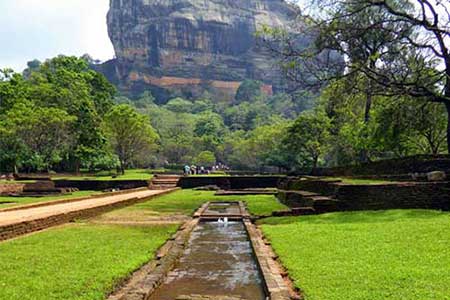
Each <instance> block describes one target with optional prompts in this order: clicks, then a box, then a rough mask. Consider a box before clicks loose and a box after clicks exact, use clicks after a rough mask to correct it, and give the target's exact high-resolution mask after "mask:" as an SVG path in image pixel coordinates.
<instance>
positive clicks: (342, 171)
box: [312, 155, 450, 178]
mask: <svg viewBox="0 0 450 300" xmlns="http://www.w3.org/2000/svg"><path fill="white" fill-rule="evenodd" d="M432 171H443V172H446V173H447V174H450V155H438V156H431V155H417V156H411V157H406V158H402V159H389V160H381V161H376V162H371V163H367V164H361V165H355V166H344V167H338V168H318V169H315V170H313V172H312V175H315V176H360V175H390V178H394V177H395V176H393V175H400V176H403V177H404V178H406V177H405V175H407V174H409V173H427V172H432ZM386 177H387V178H389V176H386Z"/></svg>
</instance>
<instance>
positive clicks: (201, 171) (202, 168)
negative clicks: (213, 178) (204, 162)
mask: <svg viewBox="0 0 450 300" xmlns="http://www.w3.org/2000/svg"><path fill="white" fill-rule="evenodd" d="M200 174H205V167H203V166H201V167H200Z"/></svg>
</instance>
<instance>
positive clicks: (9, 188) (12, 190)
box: [0, 183, 25, 195]
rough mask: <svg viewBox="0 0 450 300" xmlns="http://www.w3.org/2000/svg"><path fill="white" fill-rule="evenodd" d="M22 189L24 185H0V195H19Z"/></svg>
mask: <svg viewBox="0 0 450 300" xmlns="http://www.w3.org/2000/svg"><path fill="white" fill-rule="evenodd" d="M24 187H25V184H24V183H2V184H0V195H8V194H16V193H21V192H22V191H23V188H24Z"/></svg>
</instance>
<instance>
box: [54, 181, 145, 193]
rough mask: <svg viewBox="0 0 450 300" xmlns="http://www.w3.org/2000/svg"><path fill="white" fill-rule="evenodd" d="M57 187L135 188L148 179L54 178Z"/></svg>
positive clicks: (90, 189)
mask: <svg viewBox="0 0 450 300" xmlns="http://www.w3.org/2000/svg"><path fill="white" fill-rule="evenodd" d="M54 182H55V186H56V187H57V188H67V187H71V188H77V189H79V190H80V191H103V190H109V189H120V190H128V189H136V188H140V187H148V186H149V184H150V182H149V181H148V180H54Z"/></svg>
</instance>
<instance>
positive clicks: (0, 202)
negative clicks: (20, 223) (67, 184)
mask: <svg viewBox="0 0 450 300" xmlns="http://www.w3.org/2000/svg"><path fill="white" fill-rule="evenodd" d="M101 193H102V192H99V191H79V192H73V193H71V194H68V195H59V196H48V197H8V196H6V197H3V196H2V197H0V209H2V208H6V207H14V206H19V205H25V204H31V203H40V202H51V201H55V200H61V199H71V198H79V197H86V196H90V195H98V194H101ZM8 202H11V203H8Z"/></svg>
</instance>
